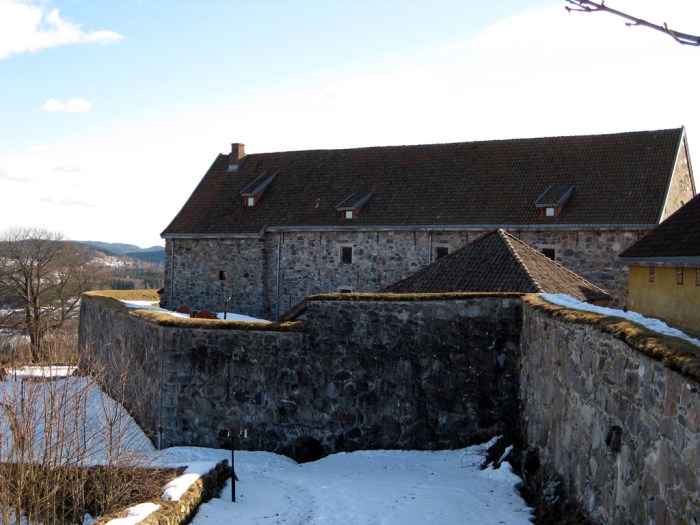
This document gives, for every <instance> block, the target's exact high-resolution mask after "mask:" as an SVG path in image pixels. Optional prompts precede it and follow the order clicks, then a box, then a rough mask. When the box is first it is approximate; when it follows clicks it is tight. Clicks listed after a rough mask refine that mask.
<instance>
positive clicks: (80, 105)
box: [42, 98, 92, 113]
mask: <svg viewBox="0 0 700 525" xmlns="http://www.w3.org/2000/svg"><path fill="white" fill-rule="evenodd" d="M42 107H43V108H44V110H46V111H49V112H51V113H56V112H61V113H85V112H86V111H90V109H91V108H92V102H88V101H87V100H85V99H84V98H71V99H68V102H61V101H60V100H56V99H55V98H50V99H49V100H47V101H46V102H45V103H44V105H43V106H42Z"/></svg>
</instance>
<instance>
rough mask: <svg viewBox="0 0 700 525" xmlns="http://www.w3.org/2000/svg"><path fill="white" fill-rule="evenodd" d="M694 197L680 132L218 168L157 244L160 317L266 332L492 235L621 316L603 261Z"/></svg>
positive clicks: (353, 153) (339, 154)
mask: <svg viewBox="0 0 700 525" xmlns="http://www.w3.org/2000/svg"><path fill="white" fill-rule="evenodd" d="M694 195H695V186H694V182H693V173H692V167H691V162H690V155H689V152H688V144H687V139H686V135H685V130H684V129H683V128H678V129H667V130H658V131H641V132H632V133H617V134H608V135H592V136H571V137H548V138H534V139H514V140H493V141H480V142H465V143H454V144H433V145H418V146H392V147H371V148H357V149H339V150H314V151H291V152H273V153H259V154H248V155H246V154H245V148H244V145H243V144H233V145H232V150H231V153H229V154H220V155H219V156H217V158H216V159H215V160H214V163H213V164H212V165H211V167H210V168H209V170H208V171H207V173H206V174H205V176H204V178H203V179H202V180H201V182H200V183H199V185H198V186H197V187H196V188H195V190H194V192H193V193H192V195H191V197H190V198H189V199H188V201H187V202H186V203H185V205H184V206H183V208H182V209H181V211H180V212H179V213H178V214H177V215H176V217H175V218H174V219H173V220H172V222H171V223H170V225H169V226H168V227H167V228H166V229H165V230H164V231H163V233H162V237H163V238H164V239H165V241H166V262H165V293H164V297H163V302H164V305H165V306H167V307H169V308H175V307H177V306H179V305H183V304H184V305H188V306H190V307H191V308H196V309H201V308H209V309H222V308H223V304H224V302H225V301H228V300H229V298H230V304H229V308H230V309H235V310H237V311H239V312H243V313H246V314H249V315H254V316H259V317H263V318H268V319H276V318H278V317H279V316H280V315H281V314H283V313H284V312H285V311H286V310H288V309H289V308H291V307H292V306H294V305H295V304H297V303H298V302H299V301H301V300H302V299H304V298H305V297H307V296H309V295H312V294H319V293H329V292H345V291H347V292H373V291H377V290H380V289H382V288H384V287H386V286H388V285H390V284H391V283H394V282H396V281H398V280H400V279H403V278H405V277H407V276H408V275H410V274H412V273H413V272H415V271H417V270H419V269H421V268H423V267H425V266H427V265H428V264H430V263H431V262H433V261H435V260H436V259H438V258H440V257H442V256H443V255H446V254H448V253H451V252H453V251H455V250H457V249H458V248H460V247H463V246H465V245H466V244H468V243H469V242H471V241H472V240H474V239H476V238H478V237H480V236H482V235H483V234H484V233H487V232H490V231H493V230H495V229H497V228H502V229H504V230H506V231H507V232H508V233H509V234H511V235H513V236H515V237H517V238H519V239H520V240H522V241H524V242H525V243H527V244H528V245H530V246H532V247H534V248H535V249H537V250H540V251H541V252H542V253H544V254H546V255H548V256H549V257H551V258H552V259H554V260H556V261H557V262H559V263H560V264H562V265H564V266H565V267H567V268H569V269H571V270H572V271H574V272H576V273H578V274H579V275H581V276H583V277H584V278H586V279H587V280H589V281H591V282H592V283H594V284H595V285H597V286H599V287H601V288H603V289H605V290H607V291H609V292H610V293H611V294H612V295H613V296H614V297H615V299H616V302H617V304H618V305H623V304H625V302H626V284H627V273H626V269H625V267H624V266H622V265H621V264H620V263H619V262H618V260H617V256H618V254H619V253H620V252H621V251H622V250H624V249H625V248H627V247H628V246H630V245H631V244H633V243H634V242H636V241H637V240H638V239H639V238H641V237H642V236H643V235H645V234H646V233H648V232H649V231H651V230H652V229H653V228H654V227H655V226H656V225H658V224H659V223H660V222H661V221H663V220H664V219H665V218H666V217H668V216H669V215H670V214H672V213H673V212H674V211H675V210H677V209H678V208H679V207H681V206H682V205H683V204H684V203H686V202H688V201H689V200H690V199H691V198H692V197H693V196H694Z"/></svg>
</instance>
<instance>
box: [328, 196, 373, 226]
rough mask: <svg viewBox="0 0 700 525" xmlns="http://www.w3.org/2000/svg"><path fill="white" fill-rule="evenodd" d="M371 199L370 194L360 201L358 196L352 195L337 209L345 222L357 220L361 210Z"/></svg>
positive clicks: (337, 206) (336, 206) (340, 203)
mask: <svg viewBox="0 0 700 525" xmlns="http://www.w3.org/2000/svg"><path fill="white" fill-rule="evenodd" d="M370 197H372V194H371V193H368V194H367V195H365V196H364V197H360V198H359V199H358V198H357V195H356V194H354V193H351V194H350V195H348V196H347V197H345V198H344V199H343V200H341V201H340V202H339V203H338V204H336V205H335V209H336V210H338V211H339V212H340V214H341V217H342V218H343V219H344V220H352V219H357V217H358V215H359V214H360V209H361V208H362V206H364V205H365V204H366V203H367V201H368V200H369V199H370Z"/></svg>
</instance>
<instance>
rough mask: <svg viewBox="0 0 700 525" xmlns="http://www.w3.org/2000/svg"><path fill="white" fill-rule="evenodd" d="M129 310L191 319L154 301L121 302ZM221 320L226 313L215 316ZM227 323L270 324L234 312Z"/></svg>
mask: <svg viewBox="0 0 700 525" xmlns="http://www.w3.org/2000/svg"><path fill="white" fill-rule="evenodd" d="M121 302H122V303H123V304H124V305H125V306H127V307H128V308H138V309H140V310H153V311H156V312H162V313H164V314H170V315H172V316H174V317H189V316H190V315H189V314H181V313H179V312H173V311H172V310H167V309H165V308H161V307H160V306H156V305H155V304H153V301H121ZM215 315H216V316H217V317H218V318H219V319H223V318H224V312H217V313H216V314H215ZM225 315H226V320H227V321H245V322H247V323H269V322H270V321H268V320H267V319H258V318H257V317H250V316H249V315H243V314H237V313H233V312H227V313H226V314H225Z"/></svg>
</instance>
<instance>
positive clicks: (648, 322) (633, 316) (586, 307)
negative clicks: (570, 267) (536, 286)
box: [541, 293, 700, 346]
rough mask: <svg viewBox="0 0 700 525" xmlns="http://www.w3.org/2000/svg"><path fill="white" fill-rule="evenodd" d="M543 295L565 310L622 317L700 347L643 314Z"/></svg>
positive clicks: (659, 321) (693, 341) (689, 338)
mask: <svg viewBox="0 0 700 525" xmlns="http://www.w3.org/2000/svg"><path fill="white" fill-rule="evenodd" d="M541 295H542V298H543V299H545V300H546V301H549V302H550V303H552V304H556V305H559V306H564V307H565V308H571V309H572V310H581V311H584V312H592V313H595V314H600V315H609V316H613V317H622V318H623V319H627V320H628V321H631V322H633V323H637V324H640V325H642V326H644V327H645V328H648V329H649V330H652V331H654V332H658V333H660V334H663V335H669V336H672V337H680V338H681V339H685V340H686V341H688V342H690V343H693V344H694V345H697V346H700V340H698V339H696V338H694V337H690V336H689V335H687V334H686V333H684V332H681V331H680V330H678V329H676V328H672V327H670V326H668V325H667V324H666V323H664V322H663V321H661V320H659V319H654V318H649V317H644V316H643V315H642V314H638V313H637V312H625V311H624V310H616V309H614V308H606V307H604V306H595V305H593V304H589V303H584V302H582V301H578V300H576V299H574V298H573V297H570V296H568V295H565V294H552V293H543V294H541Z"/></svg>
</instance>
